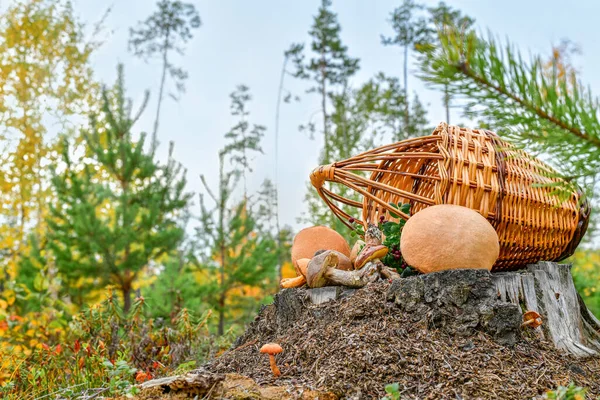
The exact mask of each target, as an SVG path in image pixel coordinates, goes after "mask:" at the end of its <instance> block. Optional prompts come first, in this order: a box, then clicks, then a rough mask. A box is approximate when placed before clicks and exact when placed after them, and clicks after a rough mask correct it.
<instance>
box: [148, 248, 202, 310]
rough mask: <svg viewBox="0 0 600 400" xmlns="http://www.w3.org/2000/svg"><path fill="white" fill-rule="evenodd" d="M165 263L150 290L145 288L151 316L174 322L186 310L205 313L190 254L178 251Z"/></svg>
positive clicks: (183, 250) (149, 287)
mask: <svg viewBox="0 0 600 400" xmlns="http://www.w3.org/2000/svg"><path fill="white" fill-rule="evenodd" d="M161 264H162V265H161V269H160V271H158V272H157V276H156V279H155V280H154V281H153V282H152V283H151V284H150V285H149V286H148V287H144V288H142V293H143V294H144V297H146V298H147V303H148V313H149V315H150V316H152V317H153V318H162V319H164V320H173V319H174V318H175V316H176V315H177V314H178V313H179V312H180V311H181V310H182V309H183V308H186V309H188V310H190V311H192V312H194V313H200V312H203V311H205V310H206V308H207V307H206V305H205V304H203V302H202V299H201V297H200V296H198V290H199V287H198V286H199V285H198V282H197V280H196V276H195V275H194V268H193V260H192V257H191V254H190V252H189V251H187V249H182V250H178V251H177V252H174V253H173V254H170V255H169V256H168V257H167V258H166V259H165V260H164V261H163V262H162V263H161Z"/></svg>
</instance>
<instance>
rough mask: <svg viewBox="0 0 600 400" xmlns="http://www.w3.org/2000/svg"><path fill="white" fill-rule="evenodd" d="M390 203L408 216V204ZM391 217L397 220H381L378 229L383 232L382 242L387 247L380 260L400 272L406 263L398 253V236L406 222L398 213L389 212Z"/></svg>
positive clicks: (400, 234)
mask: <svg viewBox="0 0 600 400" xmlns="http://www.w3.org/2000/svg"><path fill="white" fill-rule="evenodd" d="M390 205H391V206H392V207H394V208H396V209H397V210H399V211H400V212H402V213H403V214H405V215H409V216H410V204H409V203H406V204H402V203H398V204H393V203H390ZM390 216H391V217H392V218H396V219H398V222H394V221H381V223H380V224H379V229H381V232H383V234H384V236H385V239H384V241H383V244H384V245H385V246H387V248H388V249H389V252H388V254H387V255H386V256H385V257H384V258H383V259H382V260H381V261H382V262H383V263H384V264H385V265H387V266H388V267H392V268H395V269H396V270H397V271H398V272H402V271H403V270H404V269H405V268H406V267H407V265H406V263H405V262H404V260H403V259H402V254H401V253H400V237H401V236H402V228H403V227H404V224H406V220H405V219H402V217H401V216H400V215H398V214H394V213H392V212H390Z"/></svg>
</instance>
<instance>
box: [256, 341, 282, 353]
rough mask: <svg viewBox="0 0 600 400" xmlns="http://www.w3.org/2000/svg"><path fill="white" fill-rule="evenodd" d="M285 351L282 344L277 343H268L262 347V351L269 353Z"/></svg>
mask: <svg viewBox="0 0 600 400" xmlns="http://www.w3.org/2000/svg"><path fill="white" fill-rule="evenodd" d="M282 351H283V349H282V348H281V346H280V345H278V344H277V343H267V344H265V345H263V347H261V348H260V352H261V353H267V354H279V353H281V352H282Z"/></svg>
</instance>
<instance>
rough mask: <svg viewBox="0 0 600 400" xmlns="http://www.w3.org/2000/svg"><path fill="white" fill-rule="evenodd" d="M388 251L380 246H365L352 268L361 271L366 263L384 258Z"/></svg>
mask: <svg viewBox="0 0 600 400" xmlns="http://www.w3.org/2000/svg"><path fill="white" fill-rule="evenodd" d="M388 251H389V249H388V248H387V247H386V246H384V245H382V244H379V245H374V244H370V245H369V244H367V245H365V247H364V248H363V249H362V251H361V252H360V254H359V255H358V257H356V260H355V261H354V268H355V269H361V268H362V267H364V265H365V264H366V263H367V262H369V261H372V260H375V259H381V258H383V257H385V256H386V255H387V253H388Z"/></svg>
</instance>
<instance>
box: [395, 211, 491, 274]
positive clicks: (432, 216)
mask: <svg viewBox="0 0 600 400" xmlns="http://www.w3.org/2000/svg"><path fill="white" fill-rule="evenodd" d="M400 251H401V253H402V258H403V259H404V260H405V261H406V263H407V264H408V265H410V266H411V267H414V268H415V269H416V270H417V271H419V272H421V273H424V274H428V273H430V272H436V271H444V270H452V269H487V270H491V269H492V266H493V265H494V263H495V262H496V260H497V259H498V254H499V253H500V244H499V240H498V234H497V233H496V231H495V230H494V227H493V226H492V225H491V224H490V222H489V221H488V220H486V219H485V218H484V217H483V216H482V215H481V214H479V213H478V212H477V211H475V210H472V209H470V208H467V207H462V206H457V205H452V204H440V205H436V206H431V207H427V208H424V209H422V210H421V211H419V212H417V213H416V214H415V215H413V216H411V217H410V219H409V220H408V221H407V222H406V225H404V228H402V236H401V237H400Z"/></svg>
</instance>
